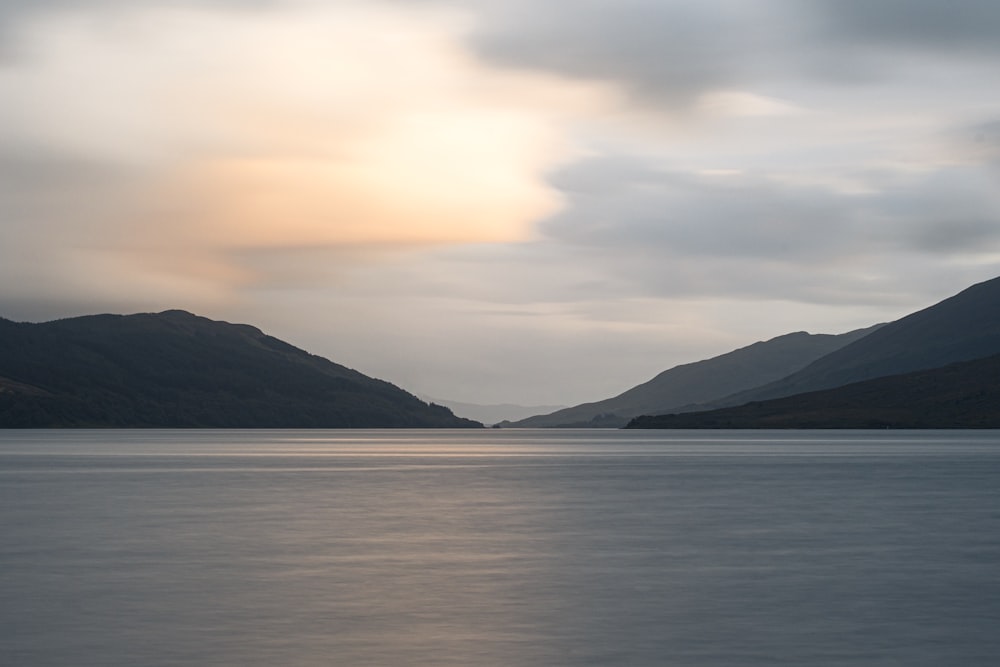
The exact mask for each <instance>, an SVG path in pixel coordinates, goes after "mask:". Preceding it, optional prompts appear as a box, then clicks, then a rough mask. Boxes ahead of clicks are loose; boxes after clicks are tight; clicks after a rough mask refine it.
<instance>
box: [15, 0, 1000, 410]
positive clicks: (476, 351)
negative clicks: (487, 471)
mask: <svg viewBox="0 0 1000 667" xmlns="http://www.w3.org/2000/svg"><path fill="white" fill-rule="evenodd" d="M998 34H1000V3H997V2H995V0H955V1H954V2H949V3H944V2H940V1H939V0H697V1H693V0H688V1H681V0H573V1H572V2H571V1H568V0H465V1H463V0H452V1H448V0H364V1H354V0H325V1H319V0H239V1H238V0H186V1H176V0H175V1H171V2H166V1H165V0H161V1H156V0H128V1H126V0H89V1H85V0H0V317H5V318H7V319H13V320H18V321H45V320H51V319H57V318H62V317H71V316H77V315H85V314H93V313H103V312H112V313H133V312H158V311H161V310H166V309H171V308H182V309H186V310H190V311H192V312H195V313H198V314H200V315H204V316H206V317H210V318H212V319H221V320H227V321H231V322H245V323H250V324H253V325H255V326H258V327H259V328H261V329H262V330H264V331H265V332H267V333H270V334H272V335H275V336H277V337H279V338H282V339H283V340H286V341H288V342H290V343H292V344H294V345H297V346H299V347H302V348H304V349H307V350H308V351H310V352H313V353H315V354H320V355H322V356H325V357H328V358H330V359H332V360H333V361H336V362H338V363H342V364H345V365H347V366H350V367H352V368H356V369H358V370H360V371H362V372H363V373H366V374H368V375H372V376H375V377H380V378H383V379H386V380H389V381H391V382H394V383H396V384H398V385H400V386H402V387H403V388H405V389H407V390H409V391H412V392H414V393H418V394H420V395H424V396H430V397H435V398H441V399H449V400H455V401H464V402H470V403H504V402H506V403H520V404H562V405H570V404H576V403H580V402H584V401H592V400H599V399H603V398H607V397H610V396H613V395H616V394H618V393H620V392H621V391H624V390H625V389H628V388H630V387H632V386H634V385H636V384H639V383H641V382H644V381H646V380H648V379H649V378H651V377H652V376H654V375H655V374H657V373H658V372H660V371H662V370H665V369H667V368H670V367H672V366H674V365H677V364H681V363H688V362H692V361H697V360H699V359H705V358H709V357H711V356H715V355H717V354H721V353H724V352H728V351H730V350H732V349H735V348H738V347H742V346H744V345H748V344H750V343H753V342H755V341H758V340H766V339H768V338H772V337H774V336H778V335H781V334H784V333H788V332H792V331H802V330H805V331H809V332H812V333H842V332H845V331H849V330H853V329H856V328H860V327H865V326H869V325H871V324H875V323H877V322H884V321H890V320H893V319H896V318H898V317H900V316H903V315H905V314H908V313H910V312H913V311H915V310H918V309H920V308H924V307H926V306H929V305H931V304H933V303H935V302H937V301H939V300H940V299H942V298H945V297H947V296H950V295H951V294H954V293H955V292H958V291H960V290H961V289H963V288H965V287H967V286H968V285H971V284H973V283H975V282H979V281H982V280H986V279H989V278H993V277H996V276H997V275H1000V187H998V186H1000V86H997V85H996V83H997V81H998V80H1000V39H997V37H996V36H997V35H998Z"/></svg>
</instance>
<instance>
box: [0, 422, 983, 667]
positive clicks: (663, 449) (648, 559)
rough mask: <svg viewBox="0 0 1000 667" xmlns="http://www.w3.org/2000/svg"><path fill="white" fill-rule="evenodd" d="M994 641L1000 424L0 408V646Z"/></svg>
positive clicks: (614, 649)
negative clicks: (884, 425)
mask: <svg viewBox="0 0 1000 667" xmlns="http://www.w3.org/2000/svg"><path fill="white" fill-rule="evenodd" d="M998 656H1000V432H996V431H981V432H976V431H970V432H963V431H960V432H947V431H927V432H917V431H909V432H895V431H885V432H866V431H850V432H789V431H785V432H764V431H762V432H740V431H732V432H720V431H697V432H695V431H687V432H670V431H594V430H589V431H585V430H567V431H559V430H550V431H536V430H530V431H528V430H524V431H520V430H484V431H0V664H3V665H10V666H12V667H13V666H24V667H54V666H60V667H62V666H66V665H73V666H74V667H76V666H90V665H93V666H100V667H161V666H162V667H165V666H168V665H169V666H176V665H206V666H208V665H211V666H216V665H218V666H230V665H231V666H233V667H236V666H240V667H254V666H261V667H263V666H267V667H307V666H308V667H313V666H320V665H323V666H326V665H336V666H342V667H374V666H379V667H408V666H421V667H424V666H426V667H431V666H434V667H448V666H455V667H459V666H461V667H527V666H531V667H536V666H537V667H543V666H544V667H553V666H559V665H567V666H570V665H614V666H618V665H621V666H629V667H644V666H654V665H655V666H657V667H659V666H677V667H717V666H730V665H731V666H740V665H748V666H761V667H763V666H768V667H772V666H776V665H789V666H795V667H814V666H815V667H818V666H824V667H827V666H835V665H845V666H846V665H850V666H866V667H867V666H875V665H879V666H886V667H888V666H890V665H891V666H893V667H897V666H906V667H919V666H927V667H931V666H933V667H944V666H952V665H954V666H961V667H975V666H984V667H985V666H988V665H989V666H992V665H995V664H997V660H998V659H1000V658H998Z"/></svg>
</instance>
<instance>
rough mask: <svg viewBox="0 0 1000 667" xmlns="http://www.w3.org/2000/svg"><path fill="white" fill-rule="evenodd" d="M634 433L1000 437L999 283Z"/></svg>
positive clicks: (655, 419) (653, 420)
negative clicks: (964, 431) (819, 431)
mask: <svg viewBox="0 0 1000 667" xmlns="http://www.w3.org/2000/svg"><path fill="white" fill-rule="evenodd" d="M701 407H702V409H701V410H700V411H687V412H685V413H683V414H682V413H681V412H680V411H675V413H674V414H661V415H657V416H640V417H637V418H636V419H634V420H632V422H630V423H629V427H630V428H881V427H886V428H1000V278H994V279H992V280H988V281H985V282H982V283H978V284H976V285H973V286H971V287H969V288H967V289H965V290H963V291H961V292H959V293H958V294H956V295H954V296H952V297H949V298H947V299H945V300H943V301H941V302H939V303H937V304H934V305H932V306H930V307H928V308H924V309H923V310H920V311H917V312H915V313H912V314H911V315H907V316H906V317H903V318H901V319H899V320H896V321H895V322H890V323H889V324H886V325H884V326H882V327H880V328H879V329H878V330H877V331H874V332H872V333H871V334H869V335H868V336H865V337H863V338H860V339H858V340H857V341H855V342H853V343H851V344H849V345H846V346H844V347H842V348H840V349H838V350H836V351H833V352H831V353H830V354H828V355H826V356H824V357H822V358H820V359H818V360H816V361H814V362H812V363H811V364H809V365H808V366H806V367H805V368H803V369H801V370H800V371H797V372H795V373H792V374H791V375H789V376H788V377H786V378H782V379H781V380H778V381H776V382H772V383H769V384H766V385H763V386H761V387H757V388H755V389H751V390H749V391H744V392H739V393H736V394H734V395H731V396H728V397H726V398H724V399H722V400H719V401H716V403H715V404H714V406H713V405H712V404H709V405H704V406H701Z"/></svg>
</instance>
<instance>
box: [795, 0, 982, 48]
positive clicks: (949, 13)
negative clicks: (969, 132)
mask: <svg viewBox="0 0 1000 667" xmlns="http://www.w3.org/2000/svg"><path fill="white" fill-rule="evenodd" d="M814 4H815V6H816V8H817V10H818V18H820V19H821V20H822V21H824V23H825V24H826V25H827V26H828V28H829V35H830V36H831V37H833V38H836V39H842V40H844V41H845V42H847V44H845V45H848V44H854V45H857V44H865V45H868V46H874V47H878V48H898V47H902V48H907V49H919V50H934V51H939V52H942V51H944V52H956V53H962V52H968V51H986V52H990V53H991V54H992V55H998V54H1000V40H998V39H997V35H998V34H1000V4H998V3H997V2H996V1H995V0H958V1H957V2H941V1H940V0H877V1H873V0H816V1H815V3H814Z"/></svg>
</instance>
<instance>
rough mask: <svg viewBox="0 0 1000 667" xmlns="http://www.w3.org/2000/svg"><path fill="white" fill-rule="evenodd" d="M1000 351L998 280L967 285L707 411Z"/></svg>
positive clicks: (720, 402) (728, 397)
mask: <svg viewBox="0 0 1000 667" xmlns="http://www.w3.org/2000/svg"><path fill="white" fill-rule="evenodd" d="M998 353H1000V278H994V279H993V280H989V281H986V282H983V283H979V284H976V285H973V286H972V287H969V288H968V289H966V290H963V291H962V292H960V293H958V294H956V295H955V296H953V297H950V298H948V299H945V300H944V301H941V302H939V303H937V304H935V305H933V306H930V307H929V308H925V309H923V310H921V311H918V312H916V313H913V314H911V315H908V316H906V317H904V318H902V319H899V320H896V321H895V322H891V323H889V324H886V325H885V326H883V327H881V328H879V329H878V330H877V331H874V332H872V333H871V334H870V335H868V336H865V337H863V338H860V339H859V340H857V341H855V342H853V343H851V344H849V345H846V346H844V347H842V348H840V349H838V350H835V351H833V352H831V353H830V354H827V355H826V356H824V357H822V358H820V359H817V360H816V361H814V362H812V363H811V364H809V365H808V366H806V367H805V368H803V369H801V370H799V371H797V372H795V373H792V374H791V375H789V376H788V377H785V378H782V379H780V380H778V381H776V382H772V383H769V384H766V385H764V386H762V387H758V388H755V389H751V390H749V391H745V392H739V393H734V394H733V395H731V396H727V397H725V398H724V399H722V400H720V401H716V402H714V403H713V402H706V403H707V404H706V405H704V406H702V407H703V408H706V409H711V408H720V407H728V406H736V405H742V404H744V403H747V402H750V401H762V400H768V399H772V398H780V397H782V396H791V395H794V394H800V393H803V392H809V391H817V390H821V389H830V388H833V387H839V386H842V385H846V384H850V383H853V382H860V381H863V380H869V379H873V378H878V377H885V376H889V375H899V374H901V373H908V372H910V371H917V370H922V369H930V368H938V367H941V366H944V365H946V364H950V363H954V362H959V361H967V360H971V359H979V358H983V357H987V356H990V355H993V354H998Z"/></svg>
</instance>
